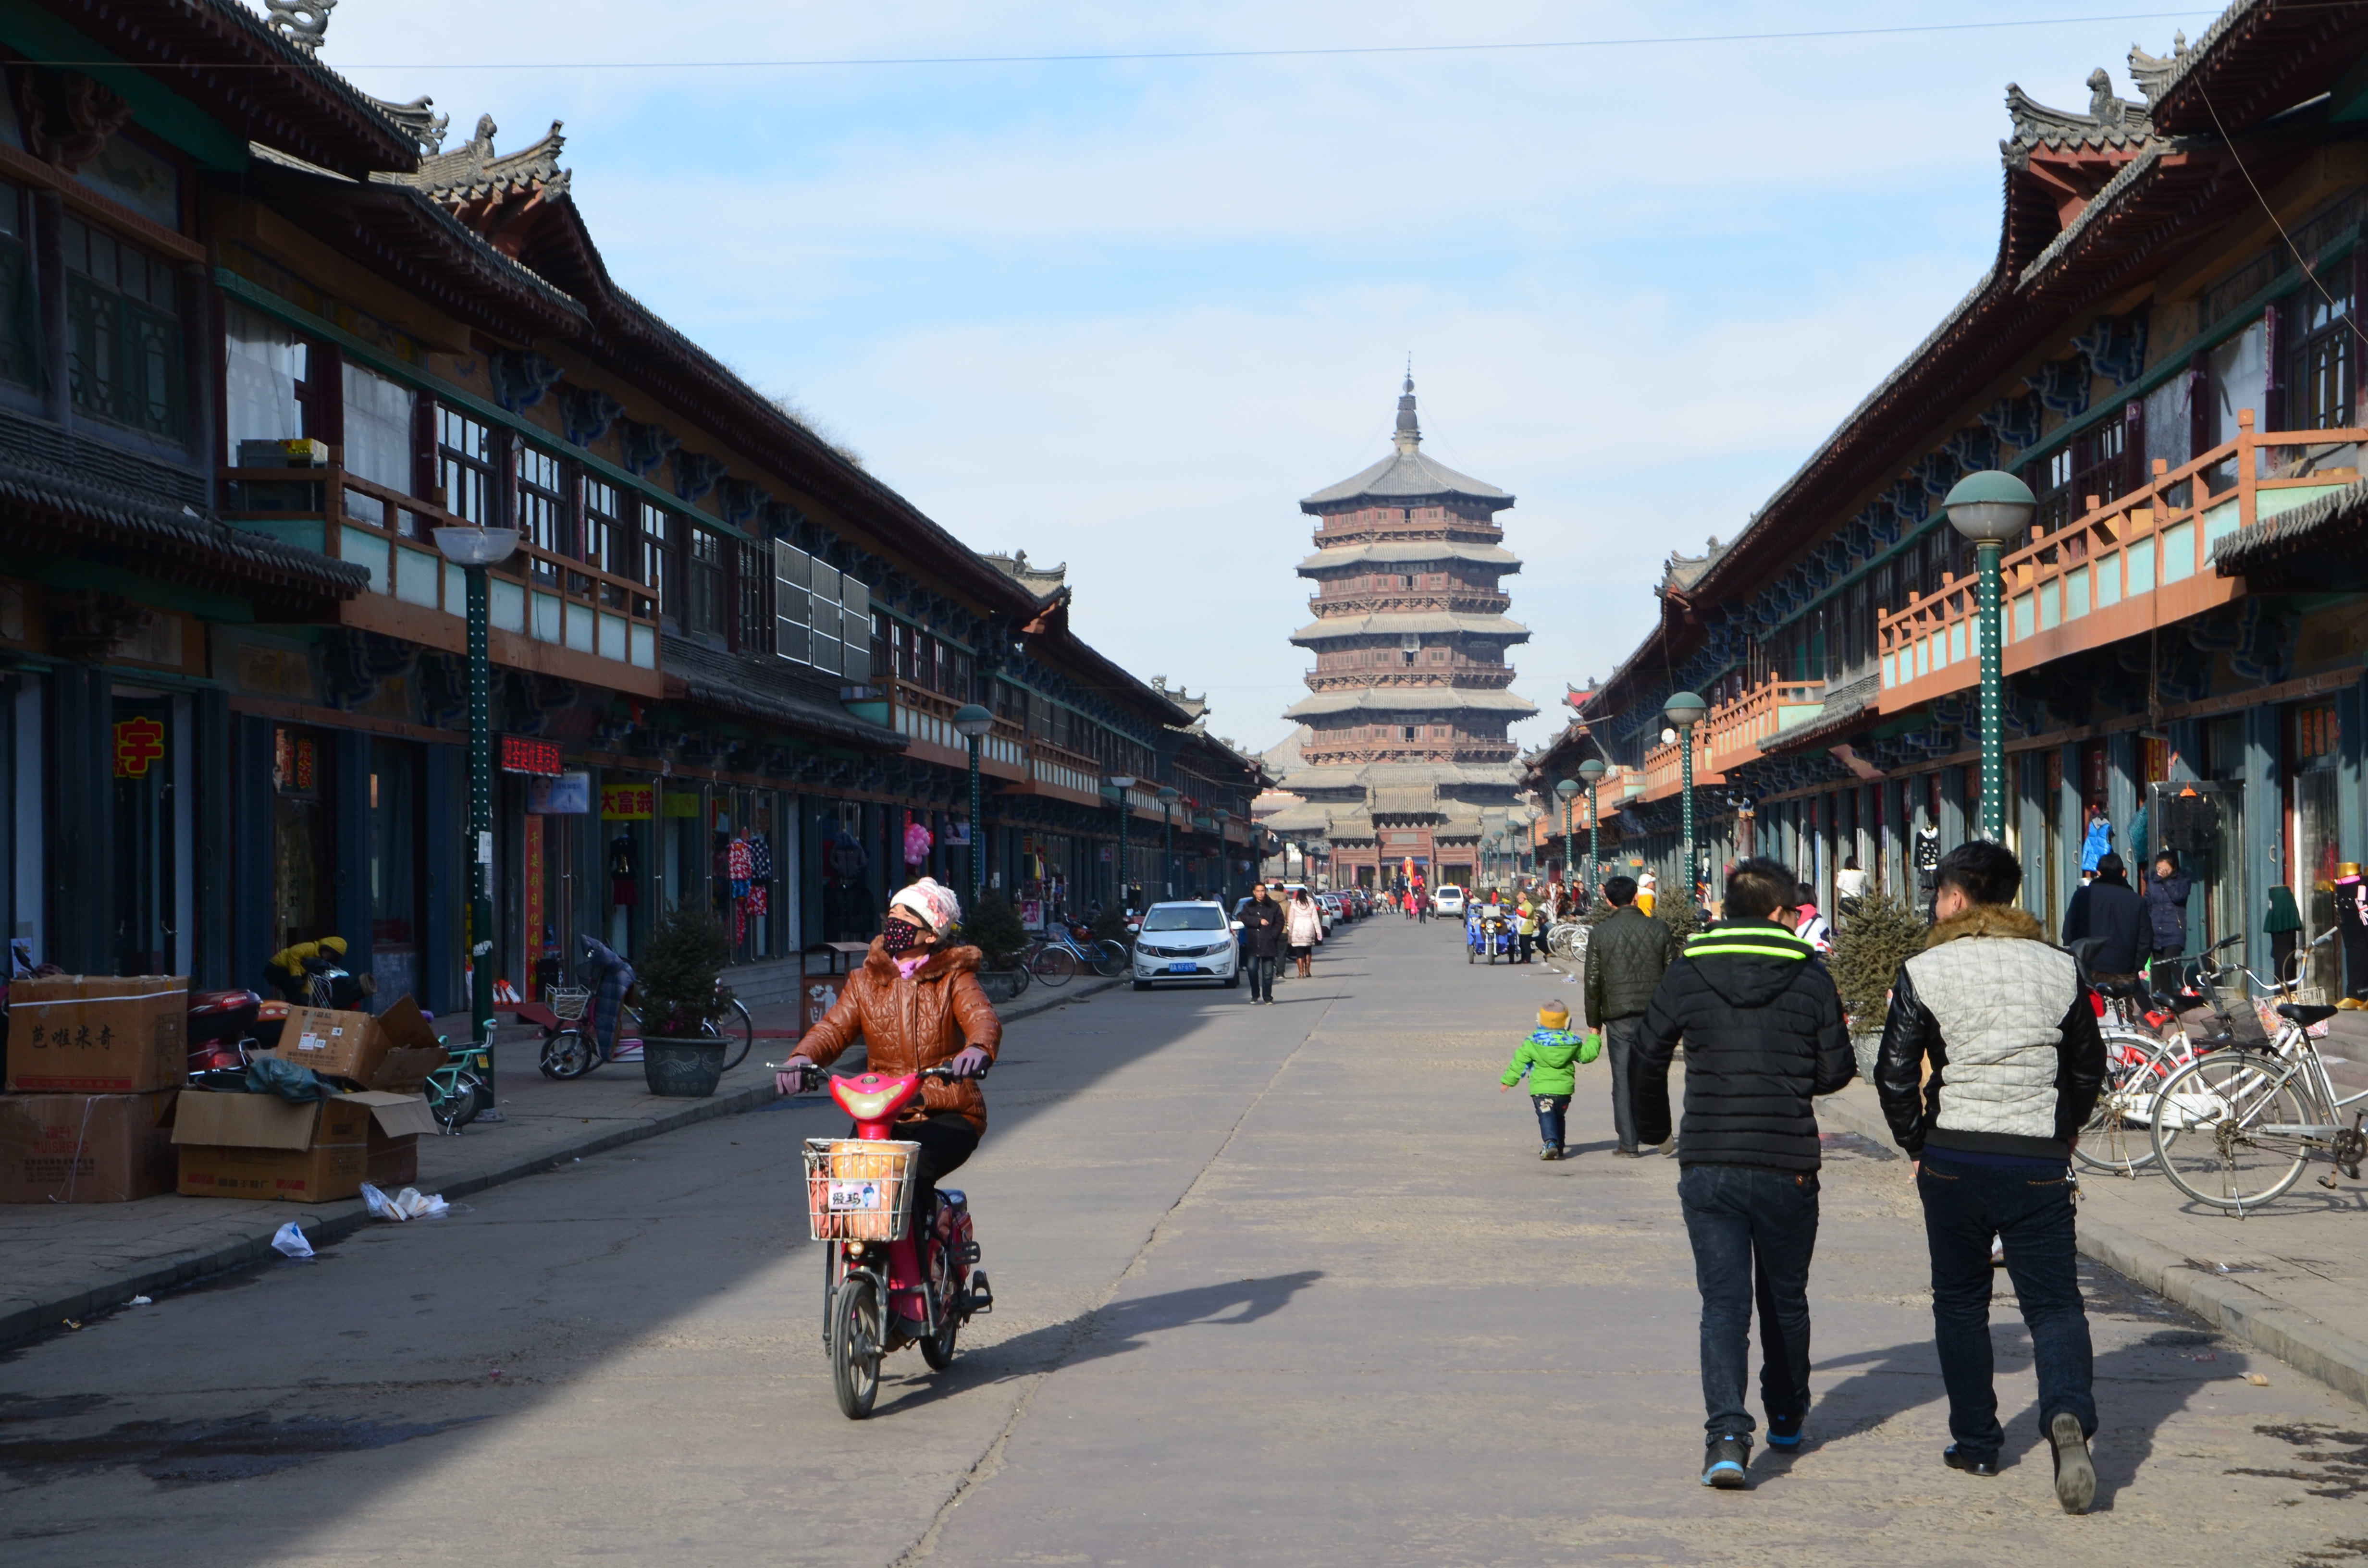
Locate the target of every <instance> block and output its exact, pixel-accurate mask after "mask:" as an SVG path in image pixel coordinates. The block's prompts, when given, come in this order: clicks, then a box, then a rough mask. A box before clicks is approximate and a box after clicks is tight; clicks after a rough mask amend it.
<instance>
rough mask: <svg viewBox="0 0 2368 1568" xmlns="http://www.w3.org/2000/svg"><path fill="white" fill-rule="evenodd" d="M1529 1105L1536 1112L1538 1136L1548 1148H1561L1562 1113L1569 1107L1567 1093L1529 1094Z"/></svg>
mask: <svg viewBox="0 0 2368 1568" xmlns="http://www.w3.org/2000/svg"><path fill="white" fill-rule="evenodd" d="M1530 1105H1531V1108H1534V1109H1535V1110H1536V1111H1537V1113H1538V1136H1539V1137H1541V1138H1543V1139H1544V1140H1545V1145H1546V1147H1547V1148H1549V1149H1554V1150H1557V1151H1559V1150H1560V1149H1561V1148H1562V1142H1563V1140H1562V1135H1563V1113H1564V1112H1565V1111H1566V1110H1568V1109H1570V1096H1568V1095H1531V1096H1530Z"/></svg>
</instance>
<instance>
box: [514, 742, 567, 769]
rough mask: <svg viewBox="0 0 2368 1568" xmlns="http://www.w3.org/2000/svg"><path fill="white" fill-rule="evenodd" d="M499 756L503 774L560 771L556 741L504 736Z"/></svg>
mask: <svg viewBox="0 0 2368 1568" xmlns="http://www.w3.org/2000/svg"><path fill="white" fill-rule="evenodd" d="M499 755H500V760H501V765H502V771H503V772H504V773H557V772H559V771H560V770H561V769H560V763H559V743H557V742H556V741H538V740H532V739H529V737H527V736H525V735H504V736H503V737H502V738H501V752H500V754H499Z"/></svg>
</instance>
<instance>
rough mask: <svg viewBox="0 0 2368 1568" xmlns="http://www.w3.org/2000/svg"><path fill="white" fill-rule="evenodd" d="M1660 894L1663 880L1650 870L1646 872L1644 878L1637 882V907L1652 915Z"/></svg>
mask: <svg viewBox="0 0 2368 1568" xmlns="http://www.w3.org/2000/svg"><path fill="white" fill-rule="evenodd" d="M1660 896H1661V880H1660V879H1659V878H1658V877H1656V876H1655V875H1654V874H1653V873H1652V872H1650V871H1647V872H1645V875H1644V879H1643V880H1642V881H1639V882H1637V884H1636V907H1637V908H1639V909H1641V910H1643V911H1644V912H1645V914H1647V915H1650V914H1652V913H1653V906H1654V904H1655V903H1656V902H1658V900H1659V899H1660Z"/></svg>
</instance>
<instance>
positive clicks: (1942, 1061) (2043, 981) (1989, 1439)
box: [1689, 843, 2105, 1514]
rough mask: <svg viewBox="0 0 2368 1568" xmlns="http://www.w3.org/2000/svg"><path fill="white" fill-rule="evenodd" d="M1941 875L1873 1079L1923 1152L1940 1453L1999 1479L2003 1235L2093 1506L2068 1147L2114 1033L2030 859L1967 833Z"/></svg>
mask: <svg viewBox="0 0 2368 1568" xmlns="http://www.w3.org/2000/svg"><path fill="white" fill-rule="evenodd" d="M1934 885H1935V888H1936V893H1935V901H1934V909H1935V911H1936V913H1937V914H1938V915H1940V923H1939V924H1938V925H1936V926H1933V928H1932V934H1931V935H1930V937H1928V938H1926V941H1925V947H1924V950H1923V951H1922V952H1920V953H1918V954H1917V955H1916V956H1915V957H1914V958H1912V959H1909V960H1907V962H1906V963H1904V964H1902V965H1901V966H1900V968H1899V973H1898V975H1897V977H1896V979H1894V980H1893V982H1892V986H1891V1007H1890V1017H1889V1018H1888V1019H1887V1020H1886V1021H1885V1023H1884V1028H1883V1045H1882V1049H1881V1051H1880V1053H1879V1054H1878V1055H1877V1057H1876V1059H1875V1069H1874V1086H1875V1092H1876V1094H1877V1095H1878V1096H1880V1097H1881V1099H1882V1101H1883V1114H1884V1119H1885V1120H1887V1121H1888V1122H1889V1123H1890V1124H1891V1134H1892V1137H1893V1138H1894V1139H1896V1141H1897V1142H1898V1144H1899V1146H1900V1148H1901V1149H1903V1150H1905V1151H1906V1152H1907V1157H1908V1158H1909V1159H1910V1160H1912V1161H1914V1162H1916V1164H1915V1165H1914V1167H1913V1169H1914V1171H1915V1177H1916V1191H1917V1196H1918V1198H1919V1199H1922V1201H1923V1205H1924V1236H1925V1242H1926V1244H1927V1245H1928V1246H1929V1248H1930V1252H1931V1256H1932V1335H1933V1339H1934V1342H1935V1344H1936V1345H1937V1346H1938V1348H1939V1350H1940V1353H1941V1382H1942V1383H1943V1384H1944V1385H1945V1386H1946V1388H1947V1389H1948V1393H1949V1435H1950V1437H1952V1439H1954V1440H1953V1441H1952V1442H1951V1443H1950V1445H1949V1447H1948V1449H1946V1450H1945V1451H1944V1452H1943V1453H1942V1455H1941V1458H1942V1460H1944V1461H1945V1462H1946V1463H1947V1464H1948V1465H1949V1466H1950V1468H1951V1469H1952V1470H1961V1471H1965V1472H1966V1473H1967V1474H1970V1475H1977V1476H1991V1475H1996V1474H1997V1473H1998V1451H1999V1449H2000V1448H2001V1447H2002V1446H2003V1445H2004V1443H2005V1440H2006V1435H2005V1433H2004V1432H2003V1431H2002V1430H2001V1429H2000V1428H1999V1426H1998V1393H1997V1391H1996V1390H1995V1389H1994V1388H1993V1387H1992V1385H1991V1353H1990V1239H1991V1238H1992V1237H1993V1236H1995V1237H1997V1238H1998V1240H1999V1241H2000V1242H2001V1243H2002V1244H2004V1248H2005V1263H2006V1270H2007V1275H2008V1277H2009V1278H2011V1279H2012V1280H2013V1281H2014V1294H2015V1300H2016V1301H2017V1302H2018V1303H2019V1304H2020V1306H2021V1309H2022V1321H2023V1323H2024V1324H2025V1325H2026V1326H2027V1327H2028V1328H2029V1329H2030V1331H2031V1344H2032V1360H2033V1361H2034V1362H2035V1364H2036V1368H2037V1371H2038V1374H2039V1430H2040V1433H2041V1435H2042V1436H2044V1437H2045V1438H2046V1439H2047V1442H2048V1444H2049V1446H2050V1447H2051V1448H2052V1449H2054V1451H2055V1496H2056V1500H2057V1501H2058V1502H2059V1503H2061V1504H2062V1505H2063V1507H2064V1511H2065V1512H2066V1513H2067V1514H2082V1513H2086V1512H2088V1509H2089V1503H2090V1502H2091V1501H2092V1500H2093V1499H2094V1498H2095V1496H2096V1492H2097V1471H2096V1467H2095V1466H2094V1464H2092V1463H2091V1462H2090V1460H2089V1437H2093V1436H2094V1435H2095V1433H2096V1430H2097V1403H2096V1396H2095V1392H2094V1390H2093V1388H2092V1386H2091V1382H2092V1376H2093V1374H2092V1366H2091V1356H2092V1352H2091V1349H2090V1346H2089V1318H2088V1314H2087V1312H2086V1311H2085V1310H2084V1308H2083V1306H2082V1303H2081V1300H2080V1282H2079V1278H2078V1274H2077V1272H2076V1267H2077V1259H2076V1257H2075V1255H2074V1253H2073V1211H2072V1187H2071V1180H2070V1178H2071V1161H2072V1146H2073V1144H2074V1143H2075V1142H2078V1139H2079V1134H2080V1129H2081V1127H2082V1126H2083V1125H2084V1124H2085V1123H2086V1122H2087V1121H2088V1119H2089V1112H2090V1110H2092V1109H2093V1108H2095V1106H2096V1103H2097V1090H2098V1086H2099V1085H2100V1084H2102V1083H2103V1081H2104V1076H2105V1048H2104V1042H2103V1041H2102V1040H2101V1039H2100V1037H2099V1035H2098V1033H2097V1015H2096V1012H2095V1010H2094V1008H2092V1007H2091V1006H2090V1005H2089V995H2088V993H2087V990H2086V989H2085V988H2084V987H2083V986H2082V985H2081V983H2080V972H2079V967H2078V965H2077V964H2075V963H2074V962H2073V960H2072V955H2071V954H2069V953H2067V952H2066V951H2064V949H2061V948H2057V947H2054V946H2052V945H2050V944H2049V943H2048V942H2047V941H2045V940H2044V937H2043V935H2042V931H2041V927H2040V925H2039V922H2038V921H2037V920H2035V919H2033V918H2032V916H2031V915H2028V914H2026V913H2024V912H2023V911H2022V910H2021V909H2018V908H2015V907H2013V903H2014V897H2015V894H2016V893H2017V892H2019V891H2020V890H2021V885H2022V867H2021V864H2020V863H2019V862H2018V861H2017V860H2016V859H2015V858H2014V855H2013V853H2012V852H2011V851H2009V850H2008V849H2007V848H2006V847H2005V846H2001V845H1996V844H1987V843H1974V844H1964V845H1960V846H1958V847H1956V848H1954V849H1952V850H1951V851H1950V852H1949V853H1948V854H1947V855H1946V856H1943V857H1942V858H1941V864H1940V866H1939V867H1938V868H1937V869H1936V872H1935V875H1934ZM1689 1054H1690V1056H1691V1041H1689ZM1928 1068H1929V1070H1930V1077H1929V1079H1928V1078H1927V1069H1928Z"/></svg>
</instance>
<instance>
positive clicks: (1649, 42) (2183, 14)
mask: <svg viewBox="0 0 2368 1568" xmlns="http://www.w3.org/2000/svg"><path fill="white" fill-rule="evenodd" d="M2353 3H2355V0H2322V3H2321V4H2319V5H2309V4H2305V5H2301V6H2289V7H2286V8H2287V9H2292V10H2320V9H2333V8H2340V7H2341V6H2347V5H2351V4H2353ZM2207 14H2208V12H2207V10H2206V8H2205V7H2202V6H2194V7H2190V8H2188V9H2185V10H2178V11H2116V12H2111V13H2107V14H2103V15H2099V16H2090V17H2027V18H2023V19H2021V20H2013V21H1996V22H1932V23H1926V24H1922V25H1918V26H1909V27H1876V28H1803V29H1798V30H1793V31H1782V32H1751V33H1668V34H1654V35H1642V36H1638V37H1634V38H1588V39H1540V40H1516V41H1512V42H1507V43H1404V44H1341V45H1334V46H1329V47H1314V48H1305V49H1176V50H1129V51H1110V52H1100V53H1085V52H1080V53H1072V54H906V55H850V56H843V57H836V58H815V59H808V60H454V61H438V60H428V61H351V62H347V61H339V62H335V64H336V69H337V70H339V71H782V70H825V69H832V70H836V69H850V68H863V67H877V66H911V65H1085V64H1124V63H1133V62H1158V61H1190V60H1324V59H1343V58H1349V57H1355V56H1370V55H1395V54H1490V53H1520V52H1530V51H1574V50H1596V49H1646V48H1661V47H1668V46H1677V45H1685V44H1706V43H1784V42H1796V41H1804V40H1822V39H1852V38H1900V37H1908V36H1915V35H1919V34H1928V33H1964V32H1997V31H2000V30H2004V29H2008V28H2072V27H2090V26H2094V25H2096V24H2099V23H2103V22H2159V21H2180V20H2193V19H2197V18H2200V17H2204V16H2206V15H2207ZM51 63H52V64H59V65H67V66H78V67H84V68H88V67H93V66H102V65H105V66H117V67H120V66H121V65H122V64H123V63H124V62H121V61H120V60H97V61H55V62H51ZM146 68H147V69H157V70H163V69H170V68H171V67H170V66H165V65H157V66H152V67H146ZM186 69H189V70H204V71H208V72H218V71H223V70H239V69H245V70H256V71H281V70H286V71H301V70H306V69H309V67H307V66H304V65H300V64H295V63H285V64H283V63H279V62H260V63H257V64H254V65H249V66H244V67H241V66H233V65H226V64H222V63H215V62H208V63H206V64H203V65H199V64H194V63H193V64H190V65H188V66H187V67H186Z"/></svg>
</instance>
